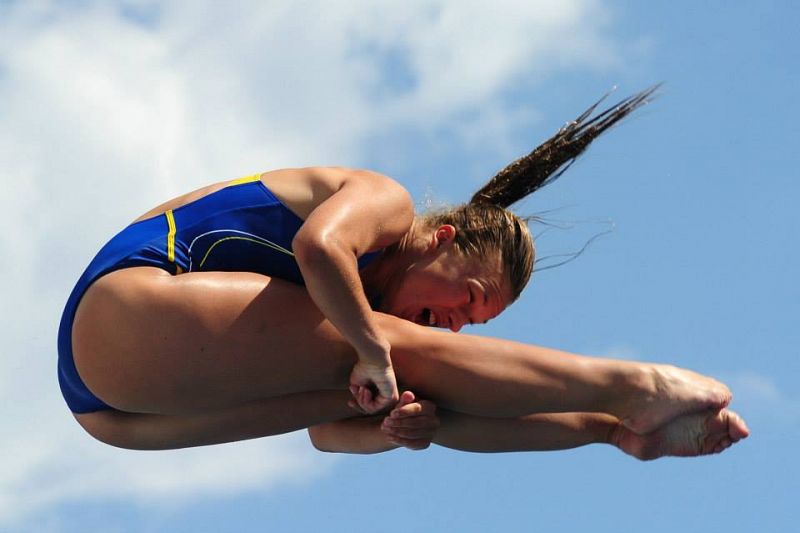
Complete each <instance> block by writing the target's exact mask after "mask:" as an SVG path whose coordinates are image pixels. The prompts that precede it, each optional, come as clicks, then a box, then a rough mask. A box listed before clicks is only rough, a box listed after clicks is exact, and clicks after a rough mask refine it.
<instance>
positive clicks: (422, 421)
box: [383, 416, 441, 429]
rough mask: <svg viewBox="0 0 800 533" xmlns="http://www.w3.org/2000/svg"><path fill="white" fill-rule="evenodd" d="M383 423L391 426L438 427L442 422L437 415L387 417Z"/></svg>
mask: <svg viewBox="0 0 800 533" xmlns="http://www.w3.org/2000/svg"><path fill="white" fill-rule="evenodd" d="M383 425H384V426H386V427H389V428H434V429H435V428H438V427H439V426H440V425H441V423H440V421H439V419H438V418H436V417H435V416H415V417H411V418H391V417H386V418H385V419H384V420H383Z"/></svg>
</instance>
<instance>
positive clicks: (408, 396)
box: [397, 390, 416, 407]
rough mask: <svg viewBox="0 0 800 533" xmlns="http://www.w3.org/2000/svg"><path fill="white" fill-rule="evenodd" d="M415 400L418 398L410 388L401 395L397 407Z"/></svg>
mask: <svg viewBox="0 0 800 533" xmlns="http://www.w3.org/2000/svg"><path fill="white" fill-rule="evenodd" d="M414 400H416V398H415V397H414V393H413V392H411V391H410V390H407V391H403V393H402V394H401V395H400V400H399V401H398V402H397V407H402V406H404V405H408V404H410V403H414Z"/></svg>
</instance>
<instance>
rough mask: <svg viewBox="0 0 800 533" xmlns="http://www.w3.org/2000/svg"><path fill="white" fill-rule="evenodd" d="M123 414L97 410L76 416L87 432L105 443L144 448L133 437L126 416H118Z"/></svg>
mask: <svg viewBox="0 0 800 533" xmlns="http://www.w3.org/2000/svg"><path fill="white" fill-rule="evenodd" d="M121 414H123V413H118V412H116V411H96V412H94V413H85V414H75V415H74V416H75V420H77V421H78V424H80V426H81V427H82V428H83V429H84V431H86V433H88V434H89V435H91V436H92V437H93V438H95V439H96V440H98V441H100V442H102V443H103V444H108V445H109V446H114V447H115V448H124V449H127V450H139V449H142V448H141V446H137V445H136V442H135V441H134V439H133V438H132V434H131V431H130V428H129V424H128V423H127V421H126V420H125V418H124V417H120V416H117V415H121Z"/></svg>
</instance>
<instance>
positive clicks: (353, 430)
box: [308, 415, 398, 454]
mask: <svg viewBox="0 0 800 533" xmlns="http://www.w3.org/2000/svg"><path fill="white" fill-rule="evenodd" d="M382 418H383V417H382V416H381V415H378V416H369V417H356V418H348V419H347V420H339V421H337V422H330V423H328V424H320V425H318V426H312V427H310V428H308V435H309V437H310V438H311V443H312V444H313V445H314V447H315V448H316V449H318V450H320V451H323V452H333V453H359V454H374V453H381V452H387V451H389V450H394V449H395V448H398V446H397V445H396V444H392V443H391V442H389V440H388V439H387V437H386V435H385V434H384V433H383V432H382V431H381V427H380V426H381V420H382Z"/></svg>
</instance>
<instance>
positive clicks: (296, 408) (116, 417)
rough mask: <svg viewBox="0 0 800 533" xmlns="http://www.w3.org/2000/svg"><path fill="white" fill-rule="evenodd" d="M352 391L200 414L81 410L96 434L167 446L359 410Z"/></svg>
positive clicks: (135, 444) (133, 444)
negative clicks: (351, 404)
mask: <svg viewBox="0 0 800 533" xmlns="http://www.w3.org/2000/svg"><path fill="white" fill-rule="evenodd" d="M349 399H350V392H349V391H317V392H303V393H300V394H291V395H288V396H279V397H277V398H269V399H266V400H257V401H254V402H249V403H245V404H242V405H238V406H234V407H228V408H225V409H219V410H214V411H207V412H203V413H197V414H183V415H161V414H150V413H127V412H123V411H116V410H113V409H111V410H105V411H96V412H94V413H85V414H78V415H75V418H76V419H77V420H78V423H79V424H80V425H81V426H82V427H83V428H84V429H85V430H86V431H87V432H88V433H89V434H90V435H92V436H93V437H94V438H96V439H97V440H99V441H101V442H104V443H106V444H110V445H112V446H117V447H120V448H129V449H135V450H166V449H175V448H187V447H191V446H206V445H209V444H221V443H224V442H234V441H239V440H244V439H254V438H259V437H267V436H270V435H278V434H281V433H287V432H290V431H296V430H298V429H303V428H307V427H309V426H312V425H316V424H320V423H323V422H331V421H333V420H340V419H342V418H348V417H352V416H355V415H356V414H357V413H356V412H355V411H354V410H353V409H351V408H350V407H348V405H347V402H348V400H349Z"/></svg>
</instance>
